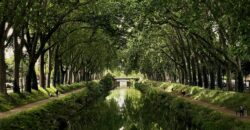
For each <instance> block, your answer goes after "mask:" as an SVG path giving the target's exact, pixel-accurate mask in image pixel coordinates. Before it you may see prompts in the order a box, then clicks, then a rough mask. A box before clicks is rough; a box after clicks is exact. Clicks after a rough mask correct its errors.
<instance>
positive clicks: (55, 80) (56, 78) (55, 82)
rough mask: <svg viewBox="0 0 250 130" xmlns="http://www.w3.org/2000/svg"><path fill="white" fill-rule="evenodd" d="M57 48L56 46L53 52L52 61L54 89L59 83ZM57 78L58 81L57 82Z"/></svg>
mask: <svg viewBox="0 0 250 130" xmlns="http://www.w3.org/2000/svg"><path fill="white" fill-rule="evenodd" d="M58 51H59V47H58V46H57V48H56V50H55V59H54V77H53V86H55V87H56V85H57V84H58V83H59V82H60V74H59V73H60V70H59V63H58V62H59V56H58ZM58 78H59V80H58Z"/></svg>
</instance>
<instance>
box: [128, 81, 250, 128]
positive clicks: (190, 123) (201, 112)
mask: <svg viewBox="0 0 250 130" xmlns="http://www.w3.org/2000/svg"><path fill="white" fill-rule="evenodd" d="M136 88H137V89H139V90H140V91H141V92H142V97H141V99H140V100H139V104H138V105H136V106H134V105H133V103H131V101H130V100H128V101H126V106H128V107H127V108H126V109H127V112H126V114H125V115H126V118H127V119H130V120H131V123H130V124H129V126H127V127H128V128H129V129H145V130H150V129H164V130H184V129H191V130H194V129H198V130H249V128H250V123H246V122H241V121H239V120H237V119H235V118H232V117H228V116H224V115H222V114H220V113H218V112H215V111H213V110H211V109H208V108H205V107H202V106H198V105H193V104H190V103H189V102H186V101H183V100H181V99H179V98H177V97H175V96H173V95H170V94H169V93H167V92H165V91H163V90H162V89H160V88H156V87H153V86H151V85H149V84H148V83H147V84H136ZM129 107H130V108H129Z"/></svg>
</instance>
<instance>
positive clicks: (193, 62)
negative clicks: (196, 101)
mask: <svg viewBox="0 0 250 130" xmlns="http://www.w3.org/2000/svg"><path fill="white" fill-rule="evenodd" d="M191 63H192V74H193V76H192V78H193V83H192V85H194V86H196V85H197V78H196V66H195V61H194V59H192V62H191Z"/></svg>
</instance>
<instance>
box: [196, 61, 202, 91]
mask: <svg viewBox="0 0 250 130" xmlns="http://www.w3.org/2000/svg"><path fill="white" fill-rule="evenodd" d="M197 68H198V86H200V87H202V86H203V85H202V83H203V81H202V73H201V68H200V66H199V64H198V65H197Z"/></svg>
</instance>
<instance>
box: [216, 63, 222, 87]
mask: <svg viewBox="0 0 250 130" xmlns="http://www.w3.org/2000/svg"><path fill="white" fill-rule="evenodd" d="M217 71H218V72H217V85H218V87H219V88H221V89H222V88H223V86H222V73H221V66H219V67H218V70H217Z"/></svg>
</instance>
